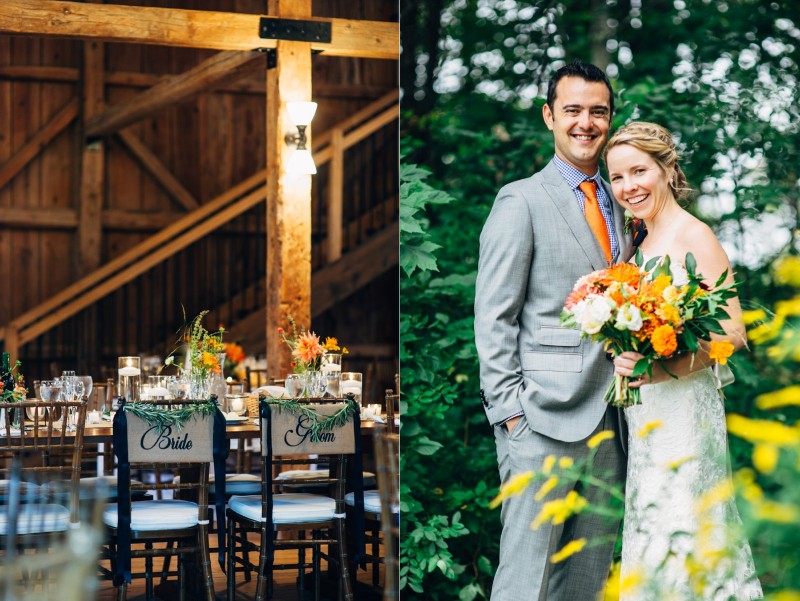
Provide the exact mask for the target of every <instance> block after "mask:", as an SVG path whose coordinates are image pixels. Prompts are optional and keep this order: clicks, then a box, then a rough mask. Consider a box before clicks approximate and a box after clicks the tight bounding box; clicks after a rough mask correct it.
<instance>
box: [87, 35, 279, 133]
mask: <svg viewBox="0 0 800 601" xmlns="http://www.w3.org/2000/svg"><path fill="white" fill-rule="evenodd" d="M263 65H264V55H263V54H262V53H260V52H241V51H226V52H219V53H218V54H215V55H214V56H212V57H211V58H209V59H207V60H204V61H203V62H202V63H200V64H199V65H197V66H196V67H194V68H192V69H189V70H188V71H187V72H186V73H181V74H180V75H173V76H172V77H170V78H168V79H166V80H164V81H161V82H160V83H158V84H156V85H155V86H153V87H152V88H150V89H149V90H145V91H144V92H142V93H140V94H139V95H137V96H134V97H133V98H131V99H129V100H127V101H126V102H123V103H121V104H118V105H114V106H112V107H110V108H108V109H107V110H106V111H105V112H103V113H101V114H99V115H97V116H95V117H94V118H92V119H91V120H90V121H89V122H88V123H87V124H86V129H85V131H84V134H85V135H86V137H87V138H96V137H99V136H105V135H108V134H110V133H113V132H115V131H118V130H120V129H122V128H123V127H125V126H126V125H130V124H131V123H134V122H135V121H138V120H139V119H141V118H143V117H146V116H147V115H152V114H153V113H155V112H157V111H160V110H163V109H165V108H167V107H169V106H172V105H174V104H176V103H178V102H181V101H184V100H187V99H189V98H192V97H194V96H195V95H197V94H200V93H201V92H206V91H209V90H213V89H214V88H215V87H216V86H218V85H223V84H225V83H228V82H230V81H235V80H236V79H238V78H240V77H242V76H243V75H245V74H247V73H248V72H250V71H252V70H253V69H255V68H257V67H262V68H263Z"/></svg>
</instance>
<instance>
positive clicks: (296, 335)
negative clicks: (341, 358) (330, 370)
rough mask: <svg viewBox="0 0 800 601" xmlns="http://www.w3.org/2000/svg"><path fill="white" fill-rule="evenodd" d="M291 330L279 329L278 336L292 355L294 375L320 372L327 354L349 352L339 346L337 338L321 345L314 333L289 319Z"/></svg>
mask: <svg viewBox="0 0 800 601" xmlns="http://www.w3.org/2000/svg"><path fill="white" fill-rule="evenodd" d="M289 328H290V331H289V332H287V331H286V330H284V329H283V328H278V335H279V336H280V337H281V342H283V344H285V345H286V346H288V347H289V350H290V351H291V353H292V371H293V372H294V373H306V372H310V371H318V370H319V368H320V362H321V360H322V356H323V355H324V354H325V353H342V354H346V353H347V352H348V351H347V347H340V346H339V341H338V340H337V339H336V338H331V337H328V338H326V339H325V343H324V344H323V343H321V342H320V337H319V336H317V334H315V333H314V332H309V331H308V330H306V329H300V328H298V326H297V323H296V322H295V320H294V318H292V317H289Z"/></svg>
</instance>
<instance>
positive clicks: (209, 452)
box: [126, 413, 214, 463]
mask: <svg viewBox="0 0 800 601" xmlns="http://www.w3.org/2000/svg"><path fill="white" fill-rule="evenodd" d="M126 417H127V421H128V459H129V461H130V462H131V463H198V462H205V461H213V460H214V457H213V447H212V440H213V437H212V428H213V425H214V419H213V416H201V415H195V416H193V417H192V418H191V419H189V420H188V421H186V422H184V423H183V424H181V427H180V428H178V427H177V426H164V427H163V428H162V427H160V426H158V425H150V424H148V423H147V422H146V421H145V420H144V419H142V418H140V417H138V416H136V415H133V414H131V413H128V415H127V416H126Z"/></svg>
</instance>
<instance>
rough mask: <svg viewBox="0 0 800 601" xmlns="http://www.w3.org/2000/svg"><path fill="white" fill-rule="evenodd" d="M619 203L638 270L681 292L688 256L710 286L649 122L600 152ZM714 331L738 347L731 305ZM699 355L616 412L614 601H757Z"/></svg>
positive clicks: (703, 236)
mask: <svg viewBox="0 0 800 601" xmlns="http://www.w3.org/2000/svg"><path fill="white" fill-rule="evenodd" d="M605 161H606V165H607V166H608V172H609V180H610V182H611V187H612V189H613V191H614V196H615V197H616V199H617V201H618V202H619V204H621V205H622V206H623V207H624V208H625V209H628V210H629V211H631V212H632V213H633V214H634V216H635V217H637V218H640V219H643V220H644V222H645V224H646V226H647V232H648V234H647V237H646V238H645V239H644V241H643V242H642V244H641V247H640V248H641V251H642V253H643V254H644V255H645V260H646V261H647V260H649V259H652V258H655V257H664V256H667V255H669V257H670V260H671V261H670V267H671V271H672V277H673V281H674V283H675V284H677V285H681V284H685V283H686V271H685V269H684V267H683V261H684V258H685V257H686V254H687V253H690V252H691V253H692V254H693V255H694V257H695V259H696V261H697V273H699V274H702V275H703V276H704V280H705V282H706V283H707V284H709V285H713V284H714V282H716V280H717V279H718V277H719V276H720V274H721V273H722V272H723V271H724V270H726V269H727V270H729V272H728V273H729V275H728V279H727V280H726V282H730V281H731V280H732V277H733V276H732V275H731V271H730V264H729V262H728V258H727V256H726V254H725V251H724V250H723V249H722V246H721V245H720V243H719V241H718V240H717V239H716V237H715V236H714V234H713V232H712V231H711V229H710V228H709V227H708V226H707V225H705V224H704V223H703V222H701V221H700V220H698V219H697V218H695V217H694V216H692V215H691V214H690V213H688V212H687V211H686V210H684V209H683V208H682V207H681V206H680V205H679V204H678V200H679V199H682V198H683V197H684V196H685V195H686V192H688V188H687V187H686V178H685V176H684V174H683V172H682V171H681V168H680V166H679V165H678V154H677V152H676V150H675V144H674V142H673V141H672V137H671V136H670V134H669V132H668V131H667V130H666V129H664V128H663V127H661V126H658V125H654V124H652V123H645V122H634V123H630V124H628V125H626V126H624V127H622V128H621V129H619V130H618V131H617V132H616V133H615V134H614V136H613V137H612V138H611V139H610V140H609V142H608V146H607V147H606V150H605ZM726 310H727V311H728V313H729V315H730V319H729V320H726V321H725V322H722V324H721V325H722V326H723V328H724V329H725V332H726V334H727V336H726V337H725V338H727V339H728V340H729V341H730V342H732V343H733V344H734V346H735V347H736V348H740V347H741V346H743V344H744V340H745V332H744V326H743V324H742V321H741V308H740V306H739V301H738V299H737V298H734V299H732V300H731V301H729V302H728V307H727V308H726ZM640 358H641V355H639V354H638V353H632V352H627V353H622V354H621V355H619V356H618V357H617V358H616V359H615V361H614V364H615V372H616V373H617V374H620V375H623V376H631V375H632V370H633V367H634V365H635V364H636V361H637V360H638V359H640ZM711 364H712V361H711V360H710V359H709V357H708V354H707V353H706V352H703V350H701V351H699V352H698V353H697V354H696V355H695V356H692V355H685V356H682V357H679V358H675V359H671V360H669V361H668V362H666V364H665V366H664V367H666V369H668V370H669V372H670V373H672V374H674V375H675V376H678V379H674V378H673V377H671V376H670V375H669V374H668V373H667V372H666V371H665V369H664V368H662V367H661V366H660V365H658V364H656V365H655V366H654V368H653V373H652V377H650V378H648V376H647V375H645V376H644V377H642V378H641V379H639V380H638V381H632V382H631V386H641V399H642V404H641V405H636V406H633V407H629V408H627V409H626V410H625V417H626V419H627V422H628V431H629V436H628V475H627V482H626V493H625V497H626V500H625V526H624V529H623V536H622V566H621V577H622V581H623V582H628V583H636V582H642V583H643V584H640V585H639V586H630V587H629V590H628V591H627V592H625V591H623V594H622V595H621V597H620V598H621V599H622V600H623V601H633V600H636V601H639V600H642V601H644V600H650V599H653V600H655V599H679V600H681V601H683V600H686V599H704V600H705V599H708V600H714V601H723V600H728V599H736V600H737V601H741V600H750V599H760V598H762V592H761V585H760V584H759V582H758V579H757V577H756V573H755V568H754V566H753V559H752V554H751V552H750V546H749V545H748V543H747V541H746V540H745V538H744V537H743V535H742V533H741V519H740V518H739V513H738V511H737V509H736V505H735V503H734V498H733V491H732V487H731V485H730V468H729V461H728V448H727V437H726V429H725V411H724V407H723V403H722V397H721V395H720V393H719V392H718V390H717V383H718V382H717V379H716V377H715V375H714V373H713V372H712V369H711V367H710V365H711Z"/></svg>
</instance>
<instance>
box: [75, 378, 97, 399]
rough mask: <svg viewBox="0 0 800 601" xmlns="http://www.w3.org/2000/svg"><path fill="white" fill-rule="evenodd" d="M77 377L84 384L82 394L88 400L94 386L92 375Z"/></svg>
mask: <svg viewBox="0 0 800 601" xmlns="http://www.w3.org/2000/svg"><path fill="white" fill-rule="evenodd" d="M76 379H77V381H78V382H80V383H81V384H82V386H83V394H82V395H81V396H83V397H85V398H86V399H87V400H88V399H89V397H90V396H92V388H93V387H94V382H93V381H92V376H76Z"/></svg>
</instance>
